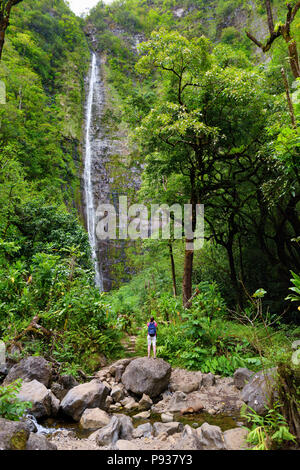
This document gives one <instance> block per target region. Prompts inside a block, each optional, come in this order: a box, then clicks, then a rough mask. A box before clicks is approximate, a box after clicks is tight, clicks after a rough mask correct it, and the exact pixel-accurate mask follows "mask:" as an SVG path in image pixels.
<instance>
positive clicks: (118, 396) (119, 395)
mask: <svg viewBox="0 0 300 470" xmlns="http://www.w3.org/2000/svg"><path fill="white" fill-rule="evenodd" d="M110 396H111V397H112V399H113V400H114V402H115V403H117V402H119V401H121V400H122V399H123V398H124V390H123V388H122V386H119V385H116V386H115V387H113V388H112V390H111V392H110Z"/></svg>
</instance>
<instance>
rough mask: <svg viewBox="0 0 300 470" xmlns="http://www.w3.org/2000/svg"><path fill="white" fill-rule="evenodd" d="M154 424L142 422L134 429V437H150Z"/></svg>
mask: <svg viewBox="0 0 300 470" xmlns="http://www.w3.org/2000/svg"><path fill="white" fill-rule="evenodd" d="M152 431H153V428H152V425H151V423H145V424H141V425H140V426H137V428H135V429H134V431H133V435H132V437H133V438H134V439H140V438H141V437H150V436H151V435H152Z"/></svg>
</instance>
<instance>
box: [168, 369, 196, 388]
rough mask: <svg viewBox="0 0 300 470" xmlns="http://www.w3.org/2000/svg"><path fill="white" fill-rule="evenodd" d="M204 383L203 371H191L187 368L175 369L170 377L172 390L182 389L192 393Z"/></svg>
mask: <svg viewBox="0 0 300 470" xmlns="http://www.w3.org/2000/svg"><path fill="white" fill-rule="evenodd" d="M201 383H202V374H201V372H191V371H188V370H185V369H173V370H172V372H171V378H170V386H169V388H170V390H171V392H176V391H181V392H184V393H191V392H194V391H195V390H198V389H199V387H200V385H201Z"/></svg>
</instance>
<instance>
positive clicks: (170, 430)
mask: <svg viewBox="0 0 300 470" xmlns="http://www.w3.org/2000/svg"><path fill="white" fill-rule="evenodd" d="M182 429H183V424H182V423H179V422H176V421H173V422H172V423H154V424H153V431H154V435H155V436H158V435H159V434H163V433H166V434H167V435H168V436H171V435H172V434H175V433H176V432H181V431H182Z"/></svg>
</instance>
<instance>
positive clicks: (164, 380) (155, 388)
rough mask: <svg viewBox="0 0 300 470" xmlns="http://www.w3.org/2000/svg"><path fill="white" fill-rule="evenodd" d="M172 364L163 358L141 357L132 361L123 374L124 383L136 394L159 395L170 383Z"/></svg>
mask: <svg viewBox="0 0 300 470" xmlns="http://www.w3.org/2000/svg"><path fill="white" fill-rule="evenodd" d="M170 375H171V366H170V365H169V364H168V363H167V362H165V361H164V360H163V359H148V358H146V357H140V358H138V359H135V360H134V361H132V362H131V363H130V364H129V365H128V366H127V367H126V370H125V372H124V374H123V375H122V383H123V384H124V386H125V388H126V389H127V390H130V391H131V392H133V393H135V394H136V395H143V394H146V395H149V397H151V398H152V397H157V396H158V395H160V393H162V392H163V391H164V390H165V389H166V388H167V386H168V384H169V379H170Z"/></svg>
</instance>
